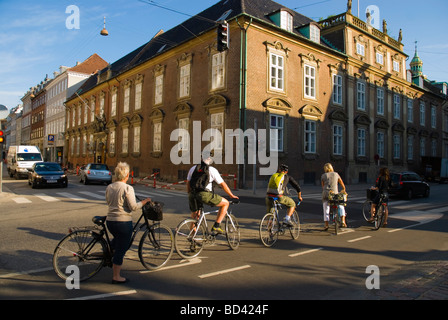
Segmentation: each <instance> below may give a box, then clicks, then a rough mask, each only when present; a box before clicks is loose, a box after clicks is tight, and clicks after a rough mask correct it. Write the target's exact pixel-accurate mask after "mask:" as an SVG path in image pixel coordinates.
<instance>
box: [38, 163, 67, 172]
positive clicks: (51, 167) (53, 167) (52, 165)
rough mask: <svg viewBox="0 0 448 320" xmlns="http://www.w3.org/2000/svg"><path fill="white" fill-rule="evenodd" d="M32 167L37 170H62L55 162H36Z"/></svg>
mask: <svg viewBox="0 0 448 320" xmlns="http://www.w3.org/2000/svg"><path fill="white" fill-rule="evenodd" d="M34 169H35V170H38V171H62V169H61V166H60V165H58V164H57V163H46V164H36V167H35V168H34Z"/></svg>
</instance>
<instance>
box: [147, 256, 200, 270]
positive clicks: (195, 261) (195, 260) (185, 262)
mask: <svg viewBox="0 0 448 320" xmlns="http://www.w3.org/2000/svg"><path fill="white" fill-rule="evenodd" d="M201 262H202V260H201V259H200V258H193V259H191V260H182V261H181V262H179V264H175V265H172V266H168V267H162V268H160V269H155V270H144V271H140V273H150V272H157V271H164V270H170V269H176V268H182V267H186V266H191V265H193V264H198V263H201Z"/></svg>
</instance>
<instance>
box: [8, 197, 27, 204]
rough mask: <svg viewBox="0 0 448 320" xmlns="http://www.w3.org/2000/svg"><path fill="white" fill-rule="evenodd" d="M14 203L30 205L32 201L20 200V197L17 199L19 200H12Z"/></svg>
mask: <svg viewBox="0 0 448 320" xmlns="http://www.w3.org/2000/svg"><path fill="white" fill-rule="evenodd" d="M12 200H13V201H14V202H15V203H19V204H20V203H31V202H32V201H30V200H28V199H27V198H22V197H19V198H14V199H12Z"/></svg>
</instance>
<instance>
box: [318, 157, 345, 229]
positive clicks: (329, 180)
mask: <svg viewBox="0 0 448 320" xmlns="http://www.w3.org/2000/svg"><path fill="white" fill-rule="evenodd" d="M324 171H325V173H324V174H322V176H321V185H322V207H323V211H324V222H325V227H324V230H328V221H329V220H330V205H329V203H328V196H329V194H330V191H332V192H333V193H334V194H337V193H338V184H340V185H341V187H342V191H341V193H346V191H345V185H344V182H343V181H342V179H341V177H340V176H339V174H338V173H337V172H335V171H334V169H333V166H332V165H331V163H326V164H325V165H324ZM339 209H340V210H341V216H342V226H343V227H344V228H346V227H347V224H346V223H345V208H344V206H342V205H340V206H339Z"/></svg>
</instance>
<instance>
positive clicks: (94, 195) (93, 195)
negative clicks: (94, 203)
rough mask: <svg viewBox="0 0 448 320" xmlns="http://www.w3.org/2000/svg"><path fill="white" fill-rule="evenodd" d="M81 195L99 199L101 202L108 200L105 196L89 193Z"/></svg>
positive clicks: (82, 192) (83, 192) (85, 192)
mask: <svg viewBox="0 0 448 320" xmlns="http://www.w3.org/2000/svg"><path fill="white" fill-rule="evenodd" d="M79 193H81V194H84V195H86V196H89V197H93V198H95V199H99V200H106V197H105V196H104V195H99V194H95V193H92V192H89V191H80V192H79Z"/></svg>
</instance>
